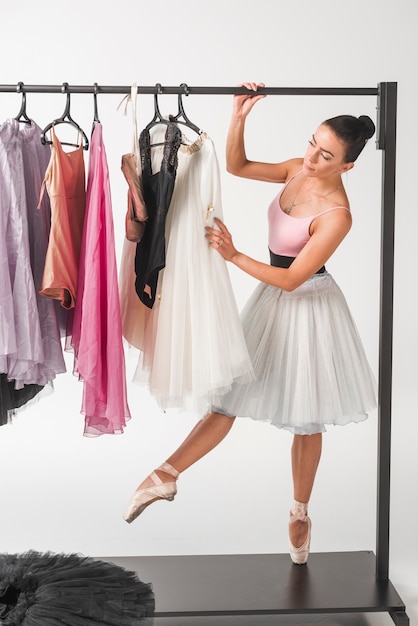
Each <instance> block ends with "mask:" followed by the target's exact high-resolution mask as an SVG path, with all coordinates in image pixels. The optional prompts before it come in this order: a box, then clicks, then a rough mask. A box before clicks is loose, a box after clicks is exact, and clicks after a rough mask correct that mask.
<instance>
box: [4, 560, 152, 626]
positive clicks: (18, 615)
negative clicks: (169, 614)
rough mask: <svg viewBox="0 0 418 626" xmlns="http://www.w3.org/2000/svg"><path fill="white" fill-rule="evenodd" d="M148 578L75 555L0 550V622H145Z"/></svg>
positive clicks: (28, 625)
mask: <svg viewBox="0 0 418 626" xmlns="http://www.w3.org/2000/svg"><path fill="white" fill-rule="evenodd" d="M154 609H155V600H154V594H153V591H152V586H151V583H144V582H142V581H141V580H140V579H139V578H138V576H137V574H136V573H135V572H131V571H128V570H126V569H124V568H122V567H119V566H117V565H115V564H113V563H106V562H104V561H99V560H94V559H92V558H89V557H84V556H80V555H78V554H52V553H46V554H41V553H38V552H34V551H30V552H26V553H24V554H0V624H1V626H137V625H139V624H141V626H144V624H146V625H147V626H148V625H150V624H152V623H153V615H154Z"/></svg>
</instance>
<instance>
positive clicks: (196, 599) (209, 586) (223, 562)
mask: <svg viewBox="0 0 418 626" xmlns="http://www.w3.org/2000/svg"><path fill="white" fill-rule="evenodd" d="M105 560H108V561H112V562H113V563H116V564H117V565H120V566H122V567H125V568H127V569H130V570H132V571H136V572H137V573H138V576H139V578H140V579H141V580H142V581H144V582H151V583H152V585H153V589H154V593H155V600H156V613H155V618H156V619H155V622H154V623H155V625H156V626H157V624H158V623H161V624H164V625H167V626H169V625H170V626H171V625H174V624H175V625H176V626H177V625H178V624H196V623H198V621H197V620H196V619H195V620H194V619H193V618H196V617H197V616H205V617H206V618H207V619H205V624H210V623H212V622H213V624H215V623H216V624H228V623H235V622H232V620H231V621H228V620H226V621H222V619H221V618H222V616H225V617H227V616H229V617H230V618H233V616H253V617H252V619H251V624H252V625H253V624H254V625H255V624H260V626H261V625H263V626H265V625H266V624H269V623H271V624H273V623H274V622H273V621H271V622H270V621H269V616H271V617H273V616H275V615H276V616H277V615H280V614H282V615H283V614H313V613H317V614H318V613H371V612H373V613H376V612H377V613H379V612H381V613H388V614H389V615H390V617H391V618H392V620H393V622H394V623H395V624H396V625H397V626H409V618H408V616H407V614H406V612H405V605H404V603H403V602H402V600H401V598H400V597H399V595H398V593H397V592H396V590H395V588H394V586H393V585H392V583H391V582H390V580H377V579H376V558H375V555H374V554H373V552H369V551H361V552H333V553H313V554H311V555H310V557H309V562H308V564H307V565H306V566H299V565H293V564H292V563H291V561H290V557H289V555H288V554H233V555H203V556H197V555H196V556H195V555H193V556H153V557H148V556H144V557H125V558H122V557H121V558H108V559H105ZM257 616H258V617H257ZM179 617H181V618H182V619H181V620H180V621H179V619H178V618H179ZM158 618H164V619H161V620H160V621H159V619H158ZM169 618H172V619H169ZM209 618H212V619H209ZM199 623H200V622H199ZM240 623H244V622H240Z"/></svg>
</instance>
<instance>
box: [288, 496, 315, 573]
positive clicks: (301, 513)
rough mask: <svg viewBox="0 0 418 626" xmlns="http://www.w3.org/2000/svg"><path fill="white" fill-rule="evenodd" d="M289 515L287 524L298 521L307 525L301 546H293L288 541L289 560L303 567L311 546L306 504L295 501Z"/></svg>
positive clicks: (310, 524) (310, 526)
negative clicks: (306, 531)
mask: <svg viewBox="0 0 418 626" xmlns="http://www.w3.org/2000/svg"><path fill="white" fill-rule="evenodd" d="M290 513H291V516H290V520H289V524H292V523H293V522H296V521H297V520H299V521H301V522H305V523H306V524H307V525H308V533H307V535H306V539H305V541H304V542H303V543H302V545H301V546H299V547H296V546H294V545H293V543H292V541H291V540H290V539H289V551H290V558H291V559H292V561H293V563H295V564H296V565H304V564H305V563H306V562H307V561H308V556H309V549H310V544H311V528H312V522H311V520H310V518H309V517H308V503H305V502H298V501H297V500H295V502H294V504H293V507H292V508H291V510H290Z"/></svg>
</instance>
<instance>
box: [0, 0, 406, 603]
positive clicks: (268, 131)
mask: <svg viewBox="0 0 418 626" xmlns="http://www.w3.org/2000/svg"><path fill="white" fill-rule="evenodd" d="M4 4H5V3H2V24H3V28H2V37H1V40H0V55H1V56H0V58H1V59H2V63H1V71H0V83H2V84H7V83H17V82H18V81H23V82H24V83H27V84H61V83H62V82H64V81H66V82H68V83H69V84H93V83H94V82H98V83H99V84H102V85H130V84H131V83H132V82H133V81H136V82H138V84H142V85H154V84H155V83H157V82H160V83H162V84H163V85H178V84H180V83H182V82H186V83H188V84H189V85H194V86H198V85H214V86H216V85H220V86H228V85H236V84H238V83H240V82H241V81H244V80H254V81H264V82H265V83H266V85H267V86H272V87H273V86H299V87H300V86H303V87H305V86H306V87H308V86H313V87H327V86H329V87H336V86H341V87H349V86H352V87H375V86H376V85H377V84H378V83H379V82H381V81H395V82H398V89H399V116H398V161H397V163H398V174H397V214H396V259H395V281H396V282H395V285H396V287H395V328H394V380H393V382H394V386H393V459H392V525H391V564H392V568H393V569H392V576H391V579H392V580H393V581H394V582H395V583H396V581H397V580H398V581H400V584H401V590H403V591H404V592H405V593H409V591H410V583H409V582H408V577H407V576H406V575H405V572H406V571H407V568H413V567H414V566H417V565H418V563H417V555H416V554H414V555H411V554H410V550H409V545H410V539H411V537H410V535H409V534H408V533H405V531H404V527H406V528H409V527H411V524H410V522H409V520H412V519H413V517H414V514H415V515H416V513H417V496H416V489H415V487H414V481H413V478H414V477H415V476H416V475H417V470H418V462H417V455H416V454H415V449H414V447H415V446H414V444H415V442H416V440H417V420H416V405H417V385H416V364H415V355H416V353H417V348H418V345H417V344H418V334H417V331H416V319H417V303H416V298H415V293H414V291H411V282H410V281H411V279H413V280H414V278H413V277H412V276H411V275H410V274H411V272H410V268H411V258H413V257H412V254H413V250H414V249H415V247H416V244H415V239H416V232H417V226H418V224H417V222H418V219H417V211H416V201H415V193H414V192H415V188H414V187H413V183H414V180H415V179H416V155H415V153H416V146H417V139H418V137H417V130H416V125H415V124H414V123H411V122H412V120H413V116H415V115H416V111H415V107H416V102H417V95H418V93H417V91H418V90H417V87H416V84H414V76H413V69H415V65H416V62H417V45H416V43H415V42H416V32H415V27H414V20H413V19H411V17H412V15H413V8H414V3H413V1H412V0H409V1H407V0H400V2H399V3H398V4H397V5H396V9H395V7H394V5H393V4H392V3H391V2H388V0H379V2H377V0H372V1H370V2H368V3H364V2H362V1H360V0H353V1H352V2H351V3H350V4H347V3H344V4H343V3H336V2H335V0H321V1H320V2H317V3H311V2H308V1H307V0H300V1H299V2H298V3H297V5H295V4H292V3H286V4H284V3H281V2H276V3H271V1H270V0H259V1H258V2H257V3H255V4H253V5H250V6H248V7H247V6H246V8H245V11H244V5H243V3H242V2H239V1H238V0H230V2H228V3H225V2H221V1H220V0H212V2H211V3H210V4H208V3H203V2H200V1H199V0H193V1H192V0H183V2H182V3H181V5H180V4H179V5H176V6H174V5H173V4H172V3H170V2H167V0H160V2H159V3H158V4H157V5H155V3H149V2H144V1H142V0H139V1H136V2H133V1H132V0H120V1H119V2H118V3H111V4H109V5H104V3H102V2H99V1H97V0H94V1H91V2H81V1H80V0H74V1H73V2H72V3H71V4H70V5H68V3H65V4H64V3H62V2H61V1H56V0H55V1H54V2H52V0H38V2H37V3H28V4H27V6H24V7H23V5H22V4H18V3H17V4H15V5H13V6H10V5H8V6H7V7H5V6H3V5H4ZM154 7H155V8H154ZM121 99H122V96H118V95H104V96H99V98H98V104H99V114H100V118H101V121H102V124H103V131H104V140H105V145H106V150H107V156H108V161H109V168H110V176H111V186H112V199H113V212H114V220H115V229H116V247H117V256H118V259H119V258H120V253H121V248H122V243H123V236H124V231H123V226H124V213H125V208H126V184H125V181H124V179H123V176H122V174H121V171H120V158H121V155H122V154H123V153H124V152H128V151H130V148H131V118H130V116H129V115H128V116H127V117H125V116H124V115H123V112H122V111H121V110H119V111H117V105H118V104H119V102H120V100H121ZM231 105H232V98H231V97H230V96H190V97H189V98H185V100H184V106H185V110H186V112H187V114H188V116H189V117H190V118H191V119H192V120H193V121H194V122H195V123H196V124H197V125H199V126H200V127H202V128H204V129H205V130H206V131H207V132H208V133H209V134H210V135H211V137H212V138H213V140H214V142H215V146H216V147H217V151H218V157H219V162H220V167H221V172H222V189H223V205H224V216H225V221H226V223H227V225H228V226H229V227H230V229H231V231H232V233H233V234H234V238H235V242H236V244H237V247H238V248H240V249H242V250H243V251H245V252H248V253H249V254H251V255H252V256H254V257H256V258H259V259H267V254H266V253H267V244H266V233H267V229H266V226H267V224H266V209H267V206H268V203H269V202H270V200H271V198H272V197H273V195H274V194H275V193H276V192H277V187H276V186H275V185H270V184H267V183H259V182H254V181H244V180H241V179H237V178H234V177H232V176H231V175H229V174H227V173H226V171H225V159H224V151H225V139H226V133H227V128H228V123H229V115H230V111H231ZM64 106H65V100H64V96H62V95H61V94H52V95H51V94H49V95H41V94H29V95H28V97H27V111H28V114H29V115H30V116H31V117H32V118H33V119H35V120H36V121H37V122H38V124H39V125H40V126H41V127H42V126H45V125H46V124H47V123H49V122H50V121H52V119H53V118H56V117H58V116H59V115H61V113H62V111H63V110H64ZM19 107H20V96H19V95H16V94H0V123H1V122H2V121H3V120H4V119H6V118H7V117H13V116H14V115H16V114H17V112H18V110H19ZM138 108H139V111H138V126H139V128H142V127H143V126H144V125H145V124H146V123H147V122H148V121H150V119H151V118H152V116H153V101H152V96H150V95H148V96H146V95H144V96H140V97H139V101H138ZM160 109H161V110H162V112H163V113H166V112H170V113H175V112H176V111H177V102H176V97H175V96H161V98H160ZM375 109H376V98H374V97H363V96H362V97H328V98H325V97H318V96H314V97H299V98H295V97H287V96H282V97H279V96H271V97H269V98H266V99H264V100H263V101H262V102H260V103H258V105H257V106H256V108H255V109H254V111H253V112H252V114H251V117H250V118H249V120H248V128H247V131H248V132H247V147H248V154H249V157H250V158H253V159H260V160H281V159H285V158H288V157H291V156H301V155H303V153H304V150H305V147H306V142H307V139H308V138H309V136H310V135H311V133H312V132H313V131H314V130H315V129H316V127H317V125H318V124H319V123H320V122H321V121H322V120H323V119H325V118H327V117H330V116H332V115H337V114H339V113H352V114H355V115H360V114H368V115H370V116H371V117H373V118H375V116H376V110H375ZM71 114H72V117H73V118H74V119H75V120H76V121H77V122H78V123H79V124H81V126H82V127H83V128H84V130H85V131H86V132H87V134H89V133H90V129H91V124H92V121H93V98H92V96H88V95H73V96H72V100H71ZM410 120H411V122H410ZM87 161H88V155H86V163H87ZM345 184H346V187H347V189H348V192H349V195H350V198H351V205H352V212H353V217H354V224H353V228H352V231H351V232H350V234H349V236H348V238H347V239H346V241H345V242H344V243H343V245H342V246H341V248H340V249H339V250H338V252H337V253H336V255H335V257H334V258H333V259H332V260H331V261H330V262H329V263H328V264H327V266H328V269H329V270H330V271H331V272H332V274H333V275H334V277H335V278H336V279H337V281H338V282H339V284H340V285H341V287H342V289H343V291H344V292H345V294H346V297H347V300H348V301H349V304H350V307H351V309H352V312H353V315H354V317H355V319H356V322H357V325H358V327H359V331H360V334H361V336H362V338H363V341H364V344H365V347H366V351H367V354H368V357H369V359H370V362H371V364H372V367H373V370H374V372H375V374H376V376H377V364H378V307H379V271H380V269H379V254H380V192H381V187H380V186H381V153H380V152H379V151H377V150H376V149H375V145H374V143H373V140H372V141H371V142H370V143H369V145H368V146H367V147H366V149H365V151H364V153H363V154H362V155H361V157H360V158H359V160H358V162H357V164H356V167H355V168H354V170H352V171H351V172H349V174H348V175H347V178H346V180H345ZM411 250H412V253H411ZM231 278H232V281H233V286H234V291H235V294H236V298H237V302H238V305H239V307H240V308H241V307H242V305H243V304H244V302H245V301H246V299H247V297H248V295H249V293H250V292H251V290H252V289H253V287H254V285H255V282H254V281H253V279H251V278H249V277H247V276H245V275H243V274H242V273H240V272H239V271H238V270H236V269H235V268H231ZM137 356H138V355H137V354H136V353H135V352H134V351H132V352H131V351H127V378H128V393H129V404H130V408H131V411H132V420H131V421H130V422H129V424H128V426H127V428H126V431H125V433H124V434H123V435H120V436H102V437H100V438H96V439H88V438H84V437H83V436H82V430H83V417H82V416H81V414H80V406H81V394H82V385H81V383H79V382H78V381H77V380H76V379H75V378H74V377H73V375H72V373H71V371H72V356H71V355H67V357H66V359H67V365H68V372H67V373H66V374H64V375H61V376H60V377H58V379H57V380H56V383H55V391H54V393H53V394H52V395H50V396H49V397H46V398H42V399H41V400H40V401H39V402H38V403H37V404H36V405H34V406H33V407H31V408H29V409H27V410H26V411H24V412H22V413H21V414H20V415H19V416H18V417H17V418H16V419H15V421H14V423H13V424H12V425H10V426H9V425H8V426H4V427H2V428H1V429H0V489H1V491H0V502H1V515H0V552H15V551H16V552H19V551H23V550H26V549H29V548H32V549H37V550H41V551H43V550H52V551H76V552H83V553H85V554H90V555H92V556H133V555H154V554H155V555H157V554H210V553H240V552H246V553H252V552H253V553H258V552H275V551H279V552H282V551H286V550H287V516H288V508H289V504H290V502H291V496H292V490H291V481H290V478H291V476H290V444H291V435H290V434H289V433H286V432H280V431H278V430H276V429H274V428H273V427H270V426H268V425H266V424H259V423H254V422H252V421H250V420H247V419H241V420H237V422H236V424H235V425H234V428H233V430H232V431H231V434H230V435H229V437H228V438H227V439H226V440H225V441H224V442H223V443H222V444H221V445H220V446H219V447H218V448H217V449H216V450H215V451H214V452H213V453H212V454H211V455H209V456H208V457H206V458H205V459H203V460H202V461H201V462H200V463H199V464H198V465H196V466H195V467H194V468H192V469H191V470H189V471H188V472H186V473H185V474H184V475H183V476H182V477H181V479H180V482H179V494H178V496H177V498H176V500H175V501H174V503H171V504H168V503H165V502H162V503H157V504H156V505H154V506H153V507H151V508H150V509H149V510H147V511H146V512H145V513H144V515H143V516H142V517H141V518H139V519H138V520H137V521H136V522H135V523H134V524H132V525H130V526H129V525H127V524H126V523H125V522H123V520H122V513H123V510H124V508H125V506H126V504H127V502H128V500H129V498H130V496H131V494H132V492H133V490H134V489H135V487H136V485H137V484H138V483H139V482H140V480H141V479H142V478H143V477H144V476H145V475H146V474H148V473H149V471H150V470H151V469H153V467H154V466H156V465H157V464H159V463H160V462H161V461H162V460H164V459H165V458H166V456H167V455H168V454H169V453H170V452H171V451H172V450H173V448H174V447H175V446H177V445H178V443H180V442H181V440H182V439H183V438H184V436H185V435H186V434H187V432H188V431H189V430H190V428H191V427H192V425H193V424H194V423H195V421H196V419H197V417H198V416H194V415H178V414H176V413H174V414H173V413H170V412H168V413H161V411H159V409H158V407H157V406H156V404H155V402H154V400H153V399H152V398H150V397H149V396H148V394H147V390H146V388H143V387H140V386H138V385H135V384H134V383H132V382H131V377H132V373H133V370H134V368H135V366H136V359H137ZM376 444H377V412H375V413H373V414H372V416H371V417H370V419H369V420H368V421H367V422H366V423H363V424H359V425H353V426H347V427H344V428H335V429H330V430H329V432H328V433H327V435H326V436H325V439H324V453H323V458H322V462H321V465H320V469H319V473H318V479H317V484H316V487H315V490H314V493H313V497H312V501H311V514H312V518H313V523H314V531H313V532H314V534H313V545H312V549H313V550H315V551H328V550H363V549H371V550H374V548H375V525H376ZM406 520H408V521H406ZM415 552H416V551H415ZM414 593H415V592H414Z"/></svg>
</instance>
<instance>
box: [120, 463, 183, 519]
mask: <svg viewBox="0 0 418 626" xmlns="http://www.w3.org/2000/svg"><path fill="white" fill-rule="evenodd" d="M157 470H160V471H162V472H165V473H166V474H171V475H172V476H173V478H174V482H169V483H164V482H163V481H162V480H161V478H160V477H159V476H158V474H157V473H156V471H154V472H152V474H150V476H149V477H150V478H151V480H152V482H153V483H154V484H153V485H151V486H150V487H145V488H144V489H137V490H136V491H135V493H134V495H133V496H132V499H131V501H130V503H129V505H128V508H127V509H126V511H125V514H124V516H123V519H124V520H125V522H128V524H130V523H131V522H133V521H134V520H135V519H136V518H137V517H138V516H139V515H141V513H142V512H143V511H144V510H145V509H146V508H147V506H149V505H150V504H152V503H153V502H155V501H156V500H170V501H171V500H174V496H175V495H176V493H177V484H176V482H175V481H176V480H177V478H178V476H179V472H178V471H177V470H176V469H174V467H172V465H170V464H169V463H163V464H162V465H160V467H157Z"/></svg>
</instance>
